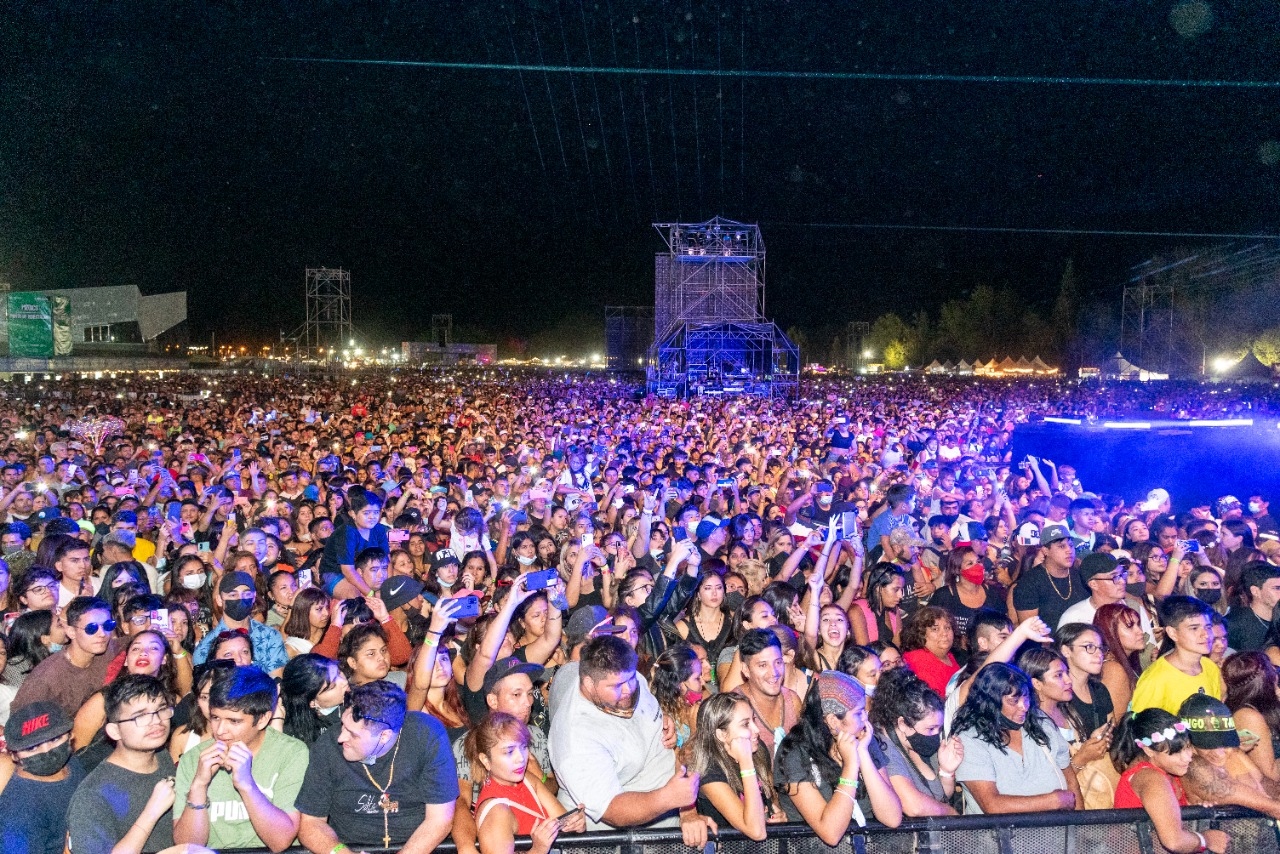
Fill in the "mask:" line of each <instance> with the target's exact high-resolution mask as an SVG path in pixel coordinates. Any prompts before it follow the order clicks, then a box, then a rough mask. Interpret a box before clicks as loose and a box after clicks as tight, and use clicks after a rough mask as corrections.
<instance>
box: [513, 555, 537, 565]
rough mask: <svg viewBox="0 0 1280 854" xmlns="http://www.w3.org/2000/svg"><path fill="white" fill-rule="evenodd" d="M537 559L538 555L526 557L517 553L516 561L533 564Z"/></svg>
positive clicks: (521, 563) (522, 563)
mask: <svg viewBox="0 0 1280 854" xmlns="http://www.w3.org/2000/svg"><path fill="white" fill-rule="evenodd" d="M537 561H538V558H537V557H536V556H534V557H525V556H524V555H516V562H517V563H519V564H520V565H521V566H533V565H534V564H535V563H537Z"/></svg>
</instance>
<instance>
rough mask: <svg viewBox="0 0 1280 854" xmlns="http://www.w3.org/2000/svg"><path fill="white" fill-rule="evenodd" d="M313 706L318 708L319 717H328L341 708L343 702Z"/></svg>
mask: <svg viewBox="0 0 1280 854" xmlns="http://www.w3.org/2000/svg"><path fill="white" fill-rule="evenodd" d="M313 708H314V709H315V710H316V715H317V716H318V717H322V718H327V717H329V716H330V715H332V714H333V713H334V712H336V711H337V710H338V709H341V708H342V704H341V703H339V704H338V705H336V706H314V707H313Z"/></svg>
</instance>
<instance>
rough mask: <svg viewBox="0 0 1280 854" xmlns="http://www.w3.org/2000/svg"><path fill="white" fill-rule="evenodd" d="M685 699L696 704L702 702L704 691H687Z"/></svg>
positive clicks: (693, 704) (690, 703)
mask: <svg viewBox="0 0 1280 854" xmlns="http://www.w3.org/2000/svg"><path fill="white" fill-rule="evenodd" d="M684 699H685V701H686V702H687V703H688V704H689V705H691V706H696V705H697V704H698V703H701V702H702V692H701V691H685V692H684Z"/></svg>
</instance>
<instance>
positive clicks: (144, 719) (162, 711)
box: [112, 706, 173, 728]
mask: <svg viewBox="0 0 1280 854" xmlns="http://www.w3.org/2000/svg"><path fill="white" fill-rule="evenodd" d="M172 718H173V706H163V707H161V708H159V709H155V710H154V711H150V712H142V713H141V714H137V715H134V716H133V717H131V718H121V719H120V720H118V721H112V723H117V724H133V725H134V726H136V727H139V728H141V727H144V726H150V725H151V724H158V723H163V722H165V721H168V720H171V719H172Z"/></svg>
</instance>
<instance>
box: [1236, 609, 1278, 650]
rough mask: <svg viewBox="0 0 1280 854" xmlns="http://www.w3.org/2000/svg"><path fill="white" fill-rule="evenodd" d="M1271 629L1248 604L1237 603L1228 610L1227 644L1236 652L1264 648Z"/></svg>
mask: <svg viewBox="0 0 1280 854" xmlns="http://www.w3.org/2000/svg"><path fill="white" fill-rule="evenodd" d="M1270 630H1271V626H1270V625H1269V624H1267V623H1264V622H1263V621H1262V619H1261V618H1260V617H1259V616H1258V615H1257V614H1255V613H1253V609H1252V608H1250V607H1249V606H1248V605H1235V606H1233V607H1232V608H1231V610H1230V611H1228V612H1227V646H1229V647H1231V648H1232V649H1234V650H1235V651H1236V652H1247V651H1252V650H1257V649H1262V648H1263V647H1264V646H1266V643H1267V633H1268V632H1270Z"/></svg>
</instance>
